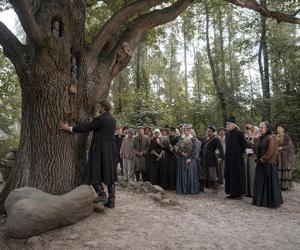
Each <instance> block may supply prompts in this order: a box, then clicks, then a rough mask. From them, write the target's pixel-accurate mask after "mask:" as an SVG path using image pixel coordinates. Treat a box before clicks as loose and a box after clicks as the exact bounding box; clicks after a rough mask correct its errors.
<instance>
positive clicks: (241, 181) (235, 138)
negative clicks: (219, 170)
mask: <svg viewBox="0 0 300 250" xmlns="http://www.w3.org/2000/svg"><path fill="white" fill-rule="evenodd" d="M225 143H226V151H225V170H224V177H225V193H226V194H230V195H242V194H244V193H245V192H246V176H245V165H244V159H243V152H244V150H245V149H246V145H247V142H246V139H245V136H244V134H243V133H242V132H241V131H239V130H238V129H237V128H235V129H233V130H231V131H229V132H227V133H226V137H225Z"/></svg>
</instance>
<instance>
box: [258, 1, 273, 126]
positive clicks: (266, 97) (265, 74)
mask: <svg viewBox="0 0 300 250" xmlns="http://www.w3.org/2000/svg"><path fill="white" fill-rule="evenodd" d="M262 4H264V5H266V1H265V0H263V1H262ZM258 64H259V73H260V79H261V87H262V93H263V107H262V120H264V121H270V119H271V103H270V96H271V95H270V78H269V59H268V47H267V26H266V17H261V37H260V44H259V51H258Z"/></svg>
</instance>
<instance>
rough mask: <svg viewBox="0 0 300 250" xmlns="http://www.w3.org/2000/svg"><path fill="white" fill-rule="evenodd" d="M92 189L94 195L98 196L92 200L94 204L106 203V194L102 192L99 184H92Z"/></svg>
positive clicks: (102, 189)
mask: <svg viewBox="0 0 300 250" xmlns="http://www.w3.org/2000/svg"><path fill="white" fill-rule="evenodd" d="M93 188H94V189H95V191H96V193H97V194H98V197H97V198H96V199H95V200H94V202H95V203H102V204H106V203H107V194H106V192H104V188H103V186H102V185H100V184H94V185H93Z"/></svg>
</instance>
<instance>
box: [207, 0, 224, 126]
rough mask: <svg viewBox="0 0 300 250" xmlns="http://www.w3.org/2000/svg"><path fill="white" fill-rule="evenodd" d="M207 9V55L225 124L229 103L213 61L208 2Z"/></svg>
mask: <svg viewBox="0 0 300 250" xmlns="http://www.w3.org/2000/svg"><path fill="white" fill-rule="evenodd" d="M205 10H206V48H207V56H208V60H209V64H210V68H211V74H212V79H213V84H214V87H215V90H216V92H217V97H218V100H219V103H220V107H221V115H222V118H223V124H224V125H225V124H226V121H227V116H228V111H227V105H226V100H225V95H224V91H223V89H222V88H221V86H220V82H219V77H218V76H219V75H218V73H217V72H216V67H215V64H214V62H213V58H212V53H211V48H210V39H209V12H208V6H207V4H205Z"/></svg>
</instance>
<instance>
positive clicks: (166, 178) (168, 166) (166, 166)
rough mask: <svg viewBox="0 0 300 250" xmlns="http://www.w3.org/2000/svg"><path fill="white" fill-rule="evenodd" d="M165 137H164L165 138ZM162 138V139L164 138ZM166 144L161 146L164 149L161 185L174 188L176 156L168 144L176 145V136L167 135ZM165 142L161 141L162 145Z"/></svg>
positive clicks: (170, 188) (165, 187)
mask: <svg viewBox="0 0 300 250" xmlns="http://www.w3.org/2000/svg"><path fill="white" fill-rule="evenodd" d="M165 139H166V138H165ZM165 139H163V141H164V140H165ZM167 139H168V145H165V146H164V147H163V150H164V151H165V154H164V158H163V164H162V178H161V186H162V187H163V188H164V189H169V190H175V189H176V172H177V157H176V155H175V152H174V151H171V150H170V146H171V147H172V148H173V146H175V145H176V142H177V139H176V137H168V138H167ZM164 144H165V143H163V145H164Z"/></svg>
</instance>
